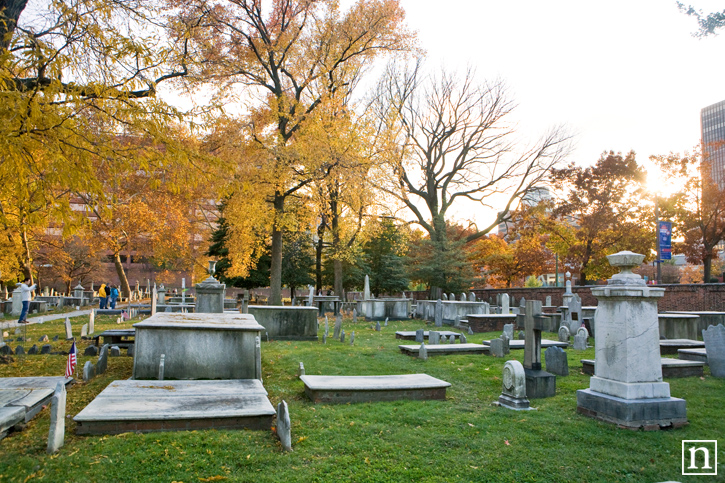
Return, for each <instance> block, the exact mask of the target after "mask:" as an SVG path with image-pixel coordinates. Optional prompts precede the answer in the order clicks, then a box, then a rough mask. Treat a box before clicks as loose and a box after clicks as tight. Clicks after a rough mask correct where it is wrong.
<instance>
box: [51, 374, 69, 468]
mask: <svg viewBox="0 0 725 483" xmlns="http://www.w3.org/2000/svg"><path fill="white" fill-rule="evenodd" d="M65 396H66V392H65V383H63V382H59V383H58V385H57V386H56V387H55V392H54V393H53V397H52V399H51V403H50V430H49V431H48V454H52V453H55V452H56V451H58V450H59V449H60V448H61V447H63V441H64V440H65Z"/></svg>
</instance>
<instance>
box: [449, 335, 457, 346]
mask: <svg viewBox="0 0 725 483" xmlns="http://www.w3.org/2000/svg"><path fill="white" fill-rule="evenodd" d="M448 343H449V344H455V343H456V336H455V335H452V336H450V337H449V338H448Z"/></svg>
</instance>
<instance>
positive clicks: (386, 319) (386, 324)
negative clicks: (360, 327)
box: [384, 317, 388, 327]
mask: <svg viewBox="0 0 725 483" xmlns="http://www.w3.org/2000/svg"><path fill="white" fill-rule="evenodd" d="M387 326H388V318H387V317H385V324H384V327H387Z"/></svg>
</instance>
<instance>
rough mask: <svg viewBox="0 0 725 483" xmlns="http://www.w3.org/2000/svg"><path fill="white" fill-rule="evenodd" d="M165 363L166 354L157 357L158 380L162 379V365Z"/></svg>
mask: <svg viewBox="0 0 725 483" xmlns="http://www.w3.org/2000/svg"><path fill="white" fill-rule="evenodd" d="M165 363H166V354H161V357H159V381H163V380H164V365H165Z"/></svg>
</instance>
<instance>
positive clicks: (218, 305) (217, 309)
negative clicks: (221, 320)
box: [154, 260, 227, 314]
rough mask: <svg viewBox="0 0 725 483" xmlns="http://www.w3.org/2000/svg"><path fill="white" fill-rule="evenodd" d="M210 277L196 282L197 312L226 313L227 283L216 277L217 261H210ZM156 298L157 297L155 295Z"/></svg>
mask: <svg viewBox="0 0 725 483" xmlns="http://www.w3.org/2000/svg"><path fill="white" fill-rule="evenodd" d="M207 271H208V272H209V277H207V278H206V279H205V280H204V281H202V282H200V283H197V284H196V307H195V309H194V310H195V312H196V313H203V314H222V313H224V294H225V293H226V288H227V286H226V284H223V283H220V282H219V281H218V280H217V279H216V278H214V273H215V272H216V262H215V261H213V260H210V261H209V269H208V270H207ZM154 298H155V297H154Z"/></svg>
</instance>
